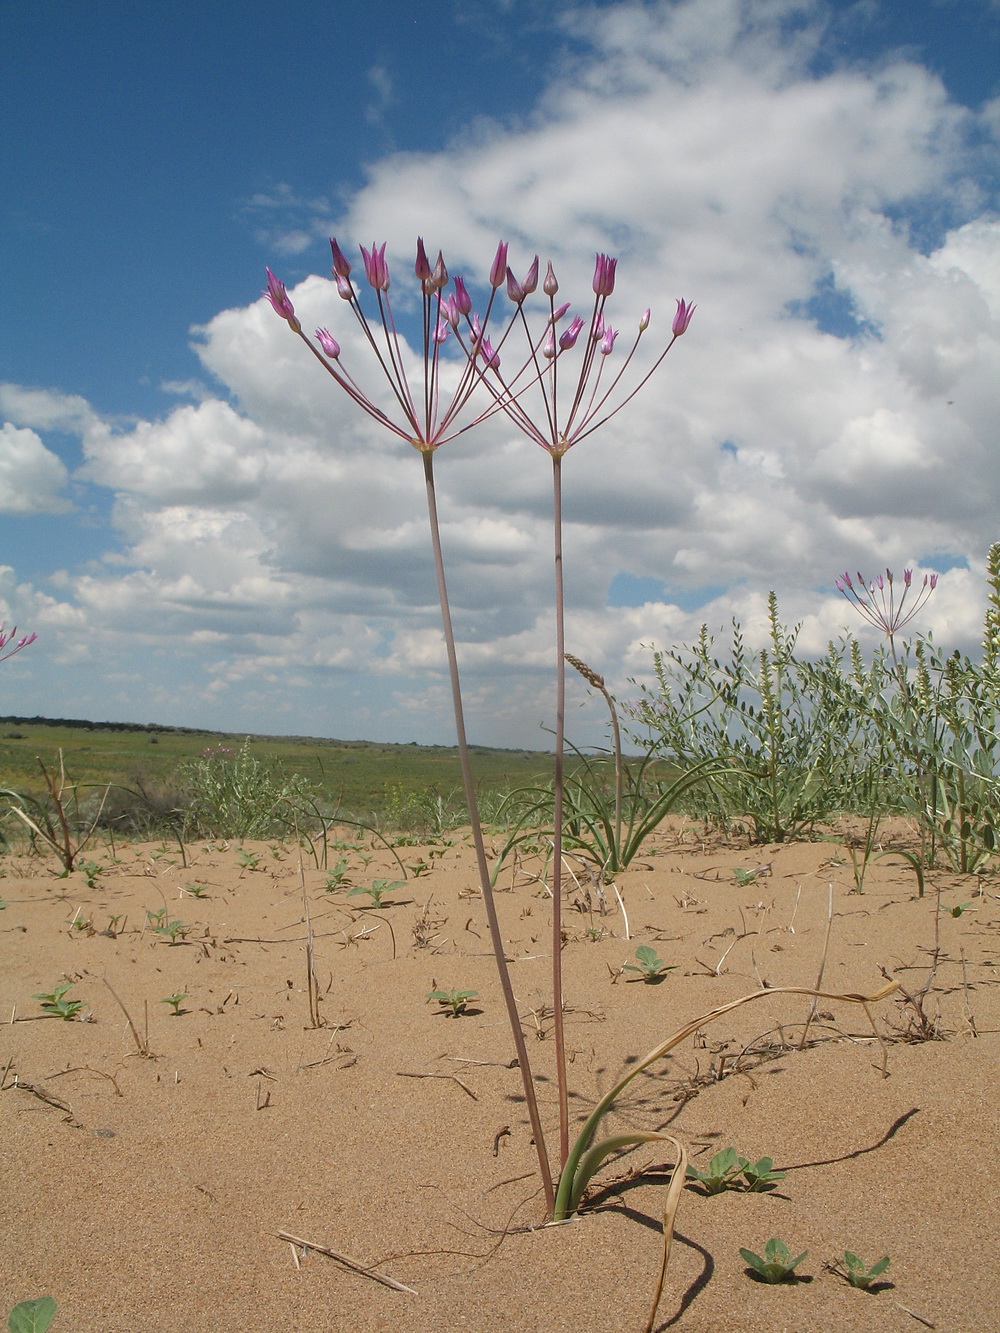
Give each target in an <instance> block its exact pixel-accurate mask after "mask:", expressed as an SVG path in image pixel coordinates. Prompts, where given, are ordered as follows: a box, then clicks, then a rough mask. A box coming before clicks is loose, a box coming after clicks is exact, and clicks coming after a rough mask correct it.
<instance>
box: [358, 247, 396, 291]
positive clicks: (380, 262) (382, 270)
mask: <svg viewBox="0 0 1000 1333" xmlns="http://www.w3.org/2000/svg"><path fill="white" fill-rule="evenodd" d="M385 247H386V242H385V241H383V242H382V244H381V246H376V244H375V242H374V241H372V248H371V251H368V250H366V249H365V247H364V246H362V247H361V257H362V258H363V259H364V262H365V277H366V278H367V279H368V281H369V282H370V283H371V285H372V286H373V287H374V288H375V290H376V291H381V292H387V291H388V290H389V265H388V264H387V263H386V262H385Z"/></svg>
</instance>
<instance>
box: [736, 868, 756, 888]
mask: <svg viewBox="0 0 1000 1333" xmlns="http://www.w3.org/2000/svg"><path fill="white" fill-rule="evenodd" d="M758 873H759V872H758V871H756V870H744V868H743V867H742V866H733V879H735V881H736V883H737V884H738V885H739V886H740V888H746V887H747V885H749V884H754V883H756V880H757V875H758Z"/></svg>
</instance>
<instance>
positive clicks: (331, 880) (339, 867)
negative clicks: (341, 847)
mask: <svg viewBox="0 0 1000 1333" xmlns="http://www.w3.org/2000/svg"><path fill="white" fill-rule="evenodd" d="M350 882H351V880H350V876H349V875H348V873H347V857H346V856H340V857H338V858H337V864H336V865H335V866H334V867H333V869H332V870H330V871H328V872H327V876H326V883H325V884H324V885H323V888H324V890H325V891H326V892H327V893H339V892H340V890H341V889H346V888H347V886H348V884H350Z"/></svg>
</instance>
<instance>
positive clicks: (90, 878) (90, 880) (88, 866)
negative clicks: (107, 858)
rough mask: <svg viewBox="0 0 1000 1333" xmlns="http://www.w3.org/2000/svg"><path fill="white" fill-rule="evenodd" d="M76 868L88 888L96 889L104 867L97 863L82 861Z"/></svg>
mask: <svg viewBox="0 0 1000 1333" xmlns="http://www.w3.org/2000/svg"><path fill="white" fill-rule="evenodd" d="M76 868H77V870H79V872H80V874H81V875H83V877H84V879H85V880H86V881H87V888H88V889H93V888H96V886H97V880H98V876H99V875H100V874H101V872H102V869H103V867H102V866H99V865H98V864H97V862H96V861H80V862H78V863H77V867H76Z"/></svg>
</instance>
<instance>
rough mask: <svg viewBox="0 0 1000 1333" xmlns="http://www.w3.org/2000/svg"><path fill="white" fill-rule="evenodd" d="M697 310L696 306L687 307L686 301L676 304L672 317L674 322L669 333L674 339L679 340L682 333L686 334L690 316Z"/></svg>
mask: <svg viewBox="0 0 1000 1333" xmlns="http://www.w3.org/2000/svg"><path fill="white" fill-rule="evenodd" d="M697 309H698V307H697V306H696V305H688V303H687V302H686V301H678V302H677V313H676V314H675V315H674V322H673V325H672V327H671V332H672V333H673V335H674V337H675V338H679V337H680V336H681V334H682V333H687V329H688V325H689V324H690V323H691V316H692V315H693V314H694V312H695V311H696V310H697Z"/></svg>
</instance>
